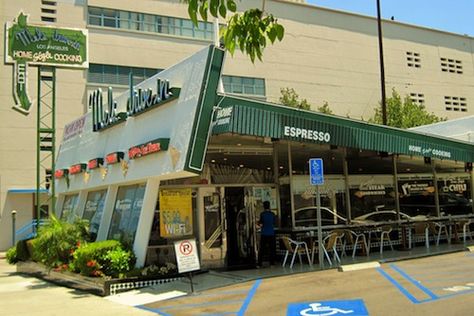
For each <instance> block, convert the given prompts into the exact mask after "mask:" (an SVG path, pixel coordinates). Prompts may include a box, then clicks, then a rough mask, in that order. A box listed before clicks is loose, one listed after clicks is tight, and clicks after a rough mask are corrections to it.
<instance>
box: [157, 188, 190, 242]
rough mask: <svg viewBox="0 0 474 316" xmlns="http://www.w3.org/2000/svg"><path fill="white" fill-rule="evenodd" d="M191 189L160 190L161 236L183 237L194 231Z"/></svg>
mask: <svg viewBox="0 0 474 316" xmlns="http://www.w3.org/2000/svg"><path fill="white" fill-rule="evenodd" d="M192 211H193V205H192V196H191V189H189V188H188V189H162V190H160V236H161V237H164V238H173V237H182V236H186V235H191V234H192V233H193V213H192Z"/></svg>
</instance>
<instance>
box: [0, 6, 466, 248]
mask: <svg viewBox="0 0 474 316" xmlns="http://www.w3.org/2000/svg"><path fill="white" fill-rule="evenodd" d="M260 6H261V1H255V0H245V1H241V2H239V3H238V8H239V9H242V10H244V9H248V8H252V7H260ZM374 7H375V4H374ZM0 8H1V12H2V14H1V15H0V23H1V24H2V26H5V24H7V23H12V22H13V21H14V20H15V19H16V18H17V17H18V16H19V13H20V11H22V12H24V13H25V14H26V15H27V16H28V23H29V24H31V25H40V26H46V27H48V26H51V27H57V28H71V29H84V30H87V33H88V45H87V46H88V65H89V66H88V69H79V70H78V69H64V68H58V69H57V70H56V72H55V78H56V85H55V87H56V89H55V95H56V97H55V98H56V104H57V106H56V117H55V120H56V134H55V135H56V139H55V141H56V144H59V143H60V142H61V140H62V139H63V134H64V130H63V127H64V126H65V125H66V124H67V123H68V122H71V121H72V120H73V119H75V118H77V117H80V116H82V115H84V114H86V113H88V112H90V111H91V108H90V107H89V106H88V98H89V95H90V94H91V93H92V92H93V91H96V90H97V89H98V88H102V89H103V90H104V91H105V90H106V89H107V88H108V87H109V86H110V87H113V95H114V97H118V96H119V95H120V94H121V93H123V92H125V91H127V90H128V85H129V75H130V73H132V76H133V82H134V83H139V82H141V81H143V80H145V79H148V78H150V77H152V76H155V75H156V74H157V73H158V72H160V71H162V70H163V69H168V68H169V67H170V66H171V65H174V64H176V63H178V62H179V61H181V60H183V59H185V58H187V57H188V56H190V55H192V54H194V53H196V52H198V51H200V50H202V49H204V48H206V47H207V46H208V45H209V44H212V43H214V41H215V37H216V36H215V33H216V30H215V29H216V28H215V26H214V22H215V21H213V20H209V21H208V22H204V21H200V22H199V23H198V27H196V26H194V25H193V23H192V22H191V20H190V19H189V15H188V12H187V7H186V4H185V3H184V2H182V1H178V0H153V1H150V0H135V1H129V0H74V1H72V0H63V1H57V0H41V1H31V0H15V1H1V4H0ZM265 8H266V11H268V12H269V13H271V14H273V15H274V16H275V17H276V18H278V21H279V23H281V24H282V25H283V26H284V27H285V37H284V39H283V41H281V42H278V43H275V44H274V45H268V46H267V48H266V49H265V52H264V56H263V62H260V61H257V62H256V63H255V64H253V63H251V62H250V60H249V58H248V57H247V56H245V55H243V54H241V53H240V52H239V51H236V53H235V54H234V56H230V55H228V56H226V58H225V62H224V64H223V69H222V76H221V78H222V83H223V84H222V86H223V90H224V92H225V93H226V95H228V96H230V95H232V96H234V97H245V98H252V99H254V100H258V101H266V102H270V103H278V102H279V98H280V96H281V89H285V88H292V89H294V90H295V91H296V93H297V94H299V96H300V98H301V99H303V98H304V99H307V100H308V102H309V103H310V104H311V109H312V110H317V108H318V107H320V106H323V105H324V104H328V106H329V109H330V110H331V111H332V112H333V113H334V114H335V115H338V116H342V117H350V118H354V119H361V118H363V119H364V120H367V119H368V118H370V117H372V116H373V114H374V111H375V108H376V107H378V106H379V102H380V99H381V96H380V95H381V94H380V64H379V48H378V36H377V20H376V18H375V17H371V16H364V15H360V14H354V13H350V12H343V11H338V10H331V9H327V8H323V7H319V6H317V5H311V4H307V3H305V1H299V0H298V1H286V0H266V1H265ZM383 9H384V8H383V5H382V16H383V17H384V16H390V15H389V13H385V12H384V10H383ZM218 22H219V23H220V25H223V24H224V21H223V20H222V19H220V20H219V21H218ZM382 28H383V52H384V60H385V63H384V64H385V79H386V80H385V81H386V91H387V95H388V96H390V94H391V91H392V89H394V90H395V91H396V92H398V93H399V94H400V95H401V96H402V97H405V96H406V97H408V98H409V99H410V100H411V101H412V102H414V103H415V104H418V105H423V106H424V107H425V108H426V110H427V111H428V112H430V113H434V114H435V115H437V116H438V117H442V118H447V119H456V118H461V117H464V116H466V115H472V111H473V110H472V107H473V102H474V101H473V100H474V91H473V89H472V86H473V85H474V65H473V60H474V58H473V56H474V52H473V47H474V41H473V38H472V37H471V36H468V35H464V34H454V33H450V32H446V31H443V30H435V29H431V28H427V27H424V26H422V25H411V24H407V23H403V22H401V21H397V20H396V19H395V20H391V19H383V20H382ZM0 34H2V36H3V37H5V35H6V34H5V27H2V28H1V30H0ZM5 42H6V41H5V40H4V41H1V44H0V46H1V49H0V56H1V58H2V59H3V60H5V61H6V59H7V58H6V56H5V54H6V53H5V52H6V49H5V47H4V45H5ZM13 69H14V68H13V64H10V63H6V62H5V63H1V64H0V80H1V82H2V85H0V104H1V106H0V144H1V146H0V250H6V249H8V248H9V247H10V246H11V245H12V235H11V229H12V220H11V219H12V216H11V214H12V211H16V212H17V213H16V228H17V229H20V228H22V227H24V226H25V225H28V224H31V223H32V222H31V220H32V219H33V218H36V215H37V214H36V209H37V208H40V206H38V205H36V203H37V199H36V182H37V179H36V176H37V175H36V166H35V163H36V154H37V143H36V141H37V140H36V131H37V125H36V124H37V120H36V114H37V109H38V106H37V105H38V95H37V94H38V93H37V83H38V81H37V80H38V75H37V73H38V72H37V69H36V67H34V66H32V65H30V67H29V68H28V69H29V70H28V72H27V76H26V79H25V80H26V84H27V86H28V89H27V90H28V95H29V97H30V99H31V100H33V101H34V102H33V105H32V107H31V111H30V114H29V115H27V116H24V115H21V114H19V113H18V112H16V111H13V110H12V109H11V108H12V106H14V105H15V101H14V97H13V91H14V80H13V75H14V70H13ZM223 102H224V101H223ZM317 131H318V132H319V130H317ZM295 132H296V130H295ZM310 135H311V137H312V136H313V135H314V134H313V133H311V134H310ZM318 135H319V134H318ZM214 137H215V136H213V138H212V139H211V141H213V139H214ZM248 137H252V136H249V135H248ZM306 137H308V134H306ZM332 137H334V136H332ZM298 138H299V137H298ZM264 139H265V143H263V145H264V147H265V149H263V151H262V150H259V151H257V152H254V154H253V155H255V153H258V154H262V153H264V155H263V156H264V157H266V156H271V155H273V150H271V151H270V150H269V149H268V148H270V147H271V148H272V146H273V145H272V144H273V141H272V140H271V137H270V139H268V138H266V136H265V137H264ZM295 139H297V138H295ZM306 141H310V139H306ZM306 141H305V142H306ZM270 142H271V143H270ZM211 145H212V146H214V145H213V144H211ZM212 146H211V148H212ZM57 149H58V148H57V146H56V150H57ZM232 149H234V148H232ZM229 150H230V149H229ZM341 150H342V149H341V147H338V149H332V152H334V153H338V152H340V151H341ZM250 152H251V151H250ZM250 152H249V151H247V152H246V153H250ZM285 152H287V150H286V151H285ZM231 156H232V155H231ZM234 156H235V155H234ZM257 156H259V155H257ZM334 157H335V159H338V158H337V156H334ZM295 158H296V157H295ZM384 159H385V160H386V159H387V157H384ZM283 160H284V161H286V159H283ZM216 161H217V160H216ZM334 163H335V162H334ZM459 164H462V163H461V162H460V161H459ZM239 165H240V163H239V164H238V165H237V167H238V166H239ZM244 165H245V164H244ZM210 166H212V163H211V164H205V165H204V169H205V172H207V173H206V174H209V173H208V171H209V170H210ZM338 166H339V164H338ZM267 167H270V168H273V166H272V165H268V166H265V168H267ZM349 168H352V167H349ZM361 168H362V169H363V170H365V169H364V168H363V167H361ZM265 170H267V169H265ZM283 170H284V169H283ZM47 171H51V170H46V169H45V170H44V171H43V170H42V171H41V174H39V175H38V176H39V178H40V182H41V183H43V184H44V186H43V187H42V188H41V190H40V191H39V192H40V195H41V199H42V200H43V199H44V200H46V199H47V198H48V188H47V186H48V185H47V183H48V179H49V177H50V176H51V175H50V174H49V173H47ZM283 172H284V171H282V173H283ZM295 172H296V173H295V176H297V175H298V174H297V173H298V172H300V171H299V170H297V169H296V170H295ZM286 174H287V175H289V173H288V170H286ZM292 176H293V175H292ZM226 181H228V180H226ZM288 181H289V180H288ZM342 200H344V199H342ZM50 209H51V207H50ZM43 213H44V214H46V213H47V210H46V207H45V209H44V212H43ZM25 236H26V234H19V235H18V236H17V239H18V238H24V237H25Z"/></svg>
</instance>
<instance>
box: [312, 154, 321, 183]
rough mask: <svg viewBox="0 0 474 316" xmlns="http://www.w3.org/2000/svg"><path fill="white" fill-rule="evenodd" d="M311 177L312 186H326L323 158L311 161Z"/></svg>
mask: <svg viewBox="0 0 474 316" xmlns="http://www.w3.org/2000/svg"><path fill="white" fill-rule="evenodd" d="M309 177H310V183H311V185H323V184H324V168H323V160H322V159H321V158H311V159H310V160H309Z"/></svg>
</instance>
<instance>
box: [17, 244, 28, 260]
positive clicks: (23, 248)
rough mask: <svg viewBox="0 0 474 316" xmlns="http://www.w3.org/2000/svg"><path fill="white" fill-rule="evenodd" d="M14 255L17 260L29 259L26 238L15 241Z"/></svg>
mask: <svg viewBox="0 0 474 316" xmlns="http://www.w3.org/2000/svg"><path fill="white" fill-rule="evenodd" d="M16 257H17V259H18V261H28V260H30V253H29V251H28V247H27V245H26V240H19V241H18V242H17V243H16Z"/></svg>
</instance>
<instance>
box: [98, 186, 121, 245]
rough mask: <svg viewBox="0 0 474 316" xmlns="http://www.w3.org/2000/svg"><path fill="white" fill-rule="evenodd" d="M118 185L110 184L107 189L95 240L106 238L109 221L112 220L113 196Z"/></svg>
mask: <svg viewBox="0 0 474 316" xmlns="http://www.w3.org/2000/svg"><path fill="white" fill-rule="evenodd" d="M117 191H118V186H116V185H114V186H110V187H109V189H108V190H107V194H106V196H105V201H104V212H103V214H102V219H101V220H100V226H99V231H98V232H97V239H96V241H100V240H106V239H107V234H108V233H109V226H110V221H111V220H112V213H113V211H114V206H115V197H116V196H117Z"/></svg>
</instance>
